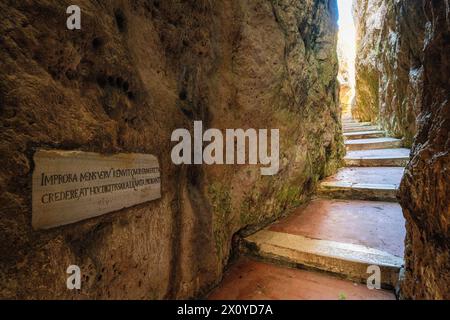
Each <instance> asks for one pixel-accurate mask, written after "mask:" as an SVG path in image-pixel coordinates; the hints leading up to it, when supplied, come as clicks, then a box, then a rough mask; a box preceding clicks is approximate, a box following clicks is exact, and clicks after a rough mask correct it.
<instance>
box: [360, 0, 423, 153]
mask: <svg viewBox="0 0 450 320" xmlns="http://www.w3.org/2000/svg"><path fill="white" fill-rule="evenodd" d="M421 6H422V4H421V1H414V2H411V3H408V4H407V5H405V1H397V2H395V1H386V0H357V1H355V5H354V8H355V10H354V13H355V21H356V24H357V29H358V35H359V41H358V52H357V93H356V104H355V109H354V115H355V116H356V117H357V118H358V119H361V120H363V121H372V122H379V123H380V125H381V126H382V128H383V129H384V130H386V131H387V132H388V133H389V135H391V136H395V137H399V138H403V139H404V141H405V144H406V146H408V147H409V146H411V143H412V140H413V137H414V135H415V133H416V117H417V115H418V113H419V111H420V106H419V100H420V94H421V92H420V90H421V88H422V83H421V82H422V76H423V74H422V72H423V70H422V69H421V68H420V57H419V55H420V51H421V49H422V42H421V39H423V32H424V30H423V28H412V25H411V23H412V24H413V25H422V26H423V25H424V23H425V20H424V16H423V14H422V13H421V12H422V9H421Z"/></svg>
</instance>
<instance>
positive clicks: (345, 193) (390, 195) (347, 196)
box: [317, 184, 398, 202]
mask: <svg viewBox="0 0 450 320" xmlns="http://www.w3.org/2000/svg"><path fill="white" fill-rule="evenodd" d="M383 186H385V185H383ZM397 192H398V188H394V187H393V186H391V188H389V189H378V188H376V186H375V185H370V186H369V187H368V188H365V187H363V185H359V186H358V184H356V186H355V185H353V186H352V187H340V186H327V187H319V189H318V192H317V193H318V195H319V196H322V197H325V198H329V199H330V198H334V199H344V200H369V201H387V202H397Z"/></svg>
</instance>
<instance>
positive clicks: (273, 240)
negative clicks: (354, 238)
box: [246, 230, 403, 268]
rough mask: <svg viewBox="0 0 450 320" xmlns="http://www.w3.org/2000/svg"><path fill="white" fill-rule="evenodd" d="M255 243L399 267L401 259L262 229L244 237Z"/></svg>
mask: <svg viewBox="0 0 450 320" xmlns="http://www.w3.org/2000/svg"><path fill="white" fill-rule="evenodd" d="M246 239H247V240H250V241H253V242H255V243H257V242H258V241H262V242H265V243H270V245H273V246H275V247H278V248H290V249H293V250H299V251H303V252H307V253H313V254H317V255H321V256H324V257H331V258H339V259H344V260H347V261H351V262H358V263H364V264H368V265H378V266H380V267H381V266H384V267H392V268H400V267H401V266H402V265H403V259H402V258H400V257H396V256H394V255H392V254H390V253H388V252H385V251H382V250H378V249H374V248H369V247H367V246H363V245H359V244H352V243H343V242H337V241H331V240H322V239H311V238H308V237H305V236H301V235H294V234H289V233H284V232H276V231H269V230H262V231H260V232H257V233H256V234H254V235H251V236H249V237H247V238H246Z"/></svg>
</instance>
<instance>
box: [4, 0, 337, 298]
mask: <svg viewBox="0 0 450 320" xmlns="http://www.w3.org/2000/svg"><path fill="white" fill-rule="evenodd" d="M71 4H72V2H70V1H51V0H45V1H44V0H40V1H12V0H6V1H1V2H0V12H1V18H0V34H1V35H2V38H1V39H0V124H1V132H0V168H1V169H0V297H1V298H58V299H59V298H67V299H77V298H103V299H108V298H133V299H162V298H190V297H197V296H201V295H202V294H204V293H205V292H207V291H208V290H209V289H210V288H211V287H213V286H214V285H215V284H217V283H218V281H220V279H221V276H222V272H223V269H224V266H225V265H226V264H227V262H228V259H229V257H230V250H231V243H232V237H233V235H234V234H236V233H237V232H239V231H240V230H243V231H242V232H244V233H245V232H246V231H250V230H253V229H255V228H256V227H257V226H261V225H264V224H266V223H268V222H270V221H272V220H274V219H276V218H277V217H279V216H280V215H282V214H285V213H286V212H287V210H288V209H289V208H292V207H293V206H296V205H299V204H301V203H303V202H305V201H306V200H307V199H308V197H309V196H310V194H311V193H312V192H313V191H314V189H315V186H316V183H317V181H318V179H319V178H321V177H324V176H326V175H329V174H331V173H333V172H334V171H335V170H336V168H337V167H338V164H339V163H340V159H341V158H342V154H343V146H342V141H341V139H342V138H341V129H340V124H339V118H340V111H339V110H338V88H337V81H336V76H337V68H338V66H337V58H336V32H337V26H336V21H337V8H336V3H335V1H334V0H301V1H288V0H280V1H268V0H251V1H241V0H239V1H238V0H232V1H209V0H208V1H206V0H192V1H159V0H154V1H141V0H138V1H119V0H117V1H116V0H112V1H105V2H104V1H89V0H79V1H77V4H78V5H79V6H80V7H81V9H82V29H81V30H80V31H69V30H67V29H66V28H65V26H66V18H67V16H66V14H65V12H66V8H67V7H68V6H69V5H71ZM194 120H201V121H203V125H204V128H205V129H206V128H218V129H226V128H243V129H247V128H255V129H264V128H267V129H272V128H278V129H280V142H281V146H280V163H281V164H280V171H279V173H278V174H277V175H276V176H273V177H262V176H261V174H260V170H259V167H258V166H250V165H246V166H237V165H236V166H231V165H230V166H210V167H208V166H175V165H174V164H173V163H172V161H171V159H170V152H171V148H172V147H173V144H171V142H170V137H171V133H172V132H173V130H175V129H177V128H188V129H191V128H192V127H193V121H194ZM40 148H46V149H63V150H83V151H91V152H99V153H105V154H113V153H118V152H125V153H129V152H137V153H149V154H154V155H156V156H157V157H158V159H159V162H160V165H161V172H162V198H161V199H160V200H157V201H154V202H151V203H146V204H141V205H138V206H135V207H133V208H130V209H125V210H122V211H120V212H116V213H111V214H107V215H104V216H101V217H98V218H94V219H91V220H88V221H83V222H79V223H77V224H73V225H69V226H65V227H60V228H55V229H51V230H48V231H35V230H33V229H32V228H31V192H32V190H31V174H32V172H33V168H34V163H33V155H34V153H35V152H36V150H38V149H40ZM72 264H76V265H78V266H80V268H81V270H82V275H83V278H82V289H81V291H78V292H73V291H69V290H67V289H66V279H67V276H68V275H67V274H66V269H67V267H68V266H69V265H72Z"/></svg>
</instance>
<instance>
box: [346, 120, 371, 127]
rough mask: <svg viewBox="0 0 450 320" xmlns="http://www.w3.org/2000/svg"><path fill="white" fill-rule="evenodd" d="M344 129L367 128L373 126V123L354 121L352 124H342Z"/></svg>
mask: <svg viewBox="0 0 450 320" xmlns="http://www.w3.org/2000/svg"><path fill="white" fill-rule="evenodd" d="M342 124H343V126H344V127H349V128H351V127H367V126H371V125H372V123H371V122H357V121H352V122H343V123H342Z"/></svg>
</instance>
